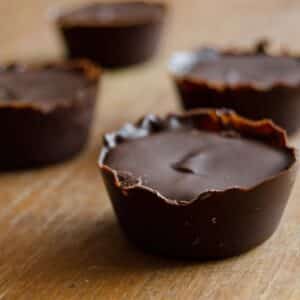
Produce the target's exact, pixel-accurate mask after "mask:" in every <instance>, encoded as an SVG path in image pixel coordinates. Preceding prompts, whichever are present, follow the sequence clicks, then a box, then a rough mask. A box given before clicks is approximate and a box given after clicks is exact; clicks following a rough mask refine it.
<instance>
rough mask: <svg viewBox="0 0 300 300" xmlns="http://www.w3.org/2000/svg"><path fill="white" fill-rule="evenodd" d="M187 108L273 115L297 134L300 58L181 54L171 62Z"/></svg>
mask: <svg viewBox="0 0 300 300" xmlns="http://www.w3.org/2000/svg"><path fill="white" fill-rule="evenodd" d="M169 70H170V73H171V76H172V79H173V81H174V82H175V85H176V87H177V90H178V93H179V96H180V98H181V103H182V106H183V108H184V109H186V110H189V109H194V108H228V109H233V110H235V111H236V112H237V113H239V114H241V115H242V116H245V117H247V118H250V119H254V120H259V119H262V118H268V119H271V120H273V121H274V122H275V123H276V124H278V125H279V126H281V127H283V128H284V129H285V130H287V132H288V134H291V133H294V132H295V131H296V130H297V129H299V127H300V118H299V116H300V59H299V57H296V56H292V55H289V54H287V53H282V54H281V55H271V54H268V53H267V51H266V47H265V46H264V45H263V44H258V45H257V47H256V48H255V49H254V50H248V51H242V50H237V49H236V50H217V49H212V48H202V49H200V50H198V51H191V52H181V53H180V52H179V53H177V54H175V55H174V56H173V57H172V59H171V61H170V65H169Z"/></svg>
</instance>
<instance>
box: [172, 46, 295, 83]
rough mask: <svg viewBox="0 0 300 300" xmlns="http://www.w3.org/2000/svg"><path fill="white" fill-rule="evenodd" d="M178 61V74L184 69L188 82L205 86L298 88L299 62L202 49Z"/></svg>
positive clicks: (266, 56)
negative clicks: (213, 84)
mask: <svg viewBox="0 0 300 300" xmlns="http://www.w3.org/2000/svg"><path fill="white" fill-rule="evenodd" d="M179 55H180V54H179ZM182 55H183V54H182ZM178 58H179V60H178V61H179V64H181V66H180V65H179V66H177V69H178V70H179V71H180V68H181V69H184V68H185V70H184V71H185V72H186V75H187V76H188V77H189V78H192V79H195V80H200V81H204V82H209V83H215V84H221V85H228V86H238V85H245V84H250V85H256V86H258V87H268V86H272V85H274V84H289V85H297V84H300V60H299V59H297V58H293V57H290V56H271V55H268V54H265V53H244V54H243V53H233V52H232V53H229V52H228V53H226V52H224V53H220V52H218V51H216V50H213V49H202V50H201V51H199V52H197V53H194V54H190V56H189V54H186V55H185V57H183V56H182V58H183V59H181V60H180V57H179V56H178ZM189 58H190V59H189ZM187 65H188V67H187ZM175 70H176V64H175Z"/></svg>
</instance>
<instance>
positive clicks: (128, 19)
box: [58, 1, 164, 26]
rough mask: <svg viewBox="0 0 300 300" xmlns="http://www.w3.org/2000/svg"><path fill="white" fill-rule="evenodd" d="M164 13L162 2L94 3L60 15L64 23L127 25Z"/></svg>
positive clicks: (155, 17) (157, 16)
mask: <svg viewBox="0 0 300 300" xmlns="http://www.w3.org/2000/svg"><path fill="white" fill-rule="evenodd" d="M163 13H164V6H163V5H162V4H154V3H152V4H151V3H145V2H138V1H137V2H135V1H132V2H123V3H122V2H115V3H108V2H107V3H94V4H89V5H86V6H83V7H79V8H77V9H74V10H70V11H69V12H65V13H63V14H62V15H60V16H59V18H58V21H60V22H62V23H64V24H76V25H77V24H81V25H93V24H96V25H109V26H114V25H126V24H136V23H137V24H139V23H144V22H149V21H153V20H157V19H159V18H160V17H161V16H162V15H163Z"/></svg>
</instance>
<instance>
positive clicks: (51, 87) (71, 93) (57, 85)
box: [0, 66, 90, 102]
mask: <svg viewBox="0 0 300 300" xmlns="http://www.w3.org/2000/svg"><path fill="white" fill-rule="evenodd" d="M89 85H90V81H89V80H88V78H86V77H85V76H84V74H83V73H82V72H80V71H77V70H67V69H64V68H52V67H50V68H47V67H46V68H23V67H22V66H15V67H11V68H3V69H0V101H8V100H18V101H22V100H23V101H24V100H25V101H46V102H47V101H51V100H65V99H76V98H79V97H80V95H81V93H84V91H85V89H86V88H88V87H89Z"/></svg>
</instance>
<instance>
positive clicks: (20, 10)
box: [0, 0, 300, 300]
mask: <svg viewBox="0 0 300 300" xmlns="http://www.w3.org/2000/svg"><path fill="white" fill-rule="evenodd" d="M75 2H78V1H71V0H70V1H68V0H65V1H59V0H26V1H25V0H1V1H0V60H1V61H11V60H15V59H18V60H45V59H56V58H59V57H61V55H62V53H63V46H62V43H61V41H60V39H59V37H58V35H57V32H56V31H55V27H54V26H53V24H52V22H51V19H50V18H49V17H48V16H47V15H48V14H49V13H48V12H49V10H51V9H53V8H54V7H56V6H57V5H62V4H71V3H75ZM79 2H80V1H79ZM81 2H85V1H81ZM169 3H170V14H169V19H168V24H167V26H166V31H165V34H164V39H163V42H162V47H161V51H160V53H159V55H158V56H157V57H156V59H155V60H153V61H152V62H150V63H147V64H144V65H141V66H137V67H133V68H130V69H124V70H122V71H115V72H107V73H106V74H105V76H104V78H103V81H102V84H101V91H100V93H99V102H98V103H99V105H98V109H97V113H96V119H95V122H94V126H93V133H92V136H91V139H90V143H89V146H88V147H87V148H86V149H85V151H84V152H83V153H81V155H79V156H78V157H77V158H75V159H73V160H71V161H68V162H66V163H63V164H59V165H55V166H51V167H49V168H43V169H40V170H34V171H26V172H18V173H4V174H0V299H105V300H109V299H113V300H115V299H116V300H119V299H120V300H122V299H124V300H128V299H155V300H156V299H162V300H165V299H172V300H173V299H178V300H181V299H224V300H225V299H228V300H231V299H242V300H250V299H251V300H257V299H270V300H271V299H279V300H292V299H293V300H299V299H300V202H299V201H300V200H299V197H300V182H299V180H300V179H299V180H298V182H297V183H296V187H295V189H294V191H293V194H292V196H291V198H290V200H289V204H288V207H287V209H286V211H285V214H284V217H283V219H282V222H281V225H280V227H279V229H278V230H277V232H276V234H275V235H273V237H272V238H271V239H270V240H269V241H267V242H266V243H264V244H263V245H262V246H260V247H258V248H256V249H255V250H253V251H250V252H248V253H247V254H245V255H242V256H240V257H237V258H233V259H228V260H225V261H220V262H209V263H200V262H184V261H176V260H166V259H162V258H159V257H155V256H150V255H146V254H144V253H143V252H140V251H138V250H137V249H135V248H134V247H133V246H131V245H130V244H129V243H128V242H127V240H126V239H125V238H124V237H123V235H122V233H121V232H120V230H119V227H118V224H117V223H116V219H115V217H114V215H113V212H112V208H111V205H110V203H109V199H108V197H107V194H106V192H105V189H104V185H103V182H102V179H101V177H100V175H99V172H98V169H97V164H96V161H97V156H98V153H99V149H100V146H101V135H102V133H103V132H105V131H111V130H113V129H116V128H118V127H119V126H120V125H121V124H123V123H124V122H126V121H133V120H136V119H137V118H139V117H140V116H141V115H143V114H145V113H148V112H154V113H160V114H165V113H166V112H169V111H172V110H179V106H178V104H177V99H176V95H175V92H174V90H173V86H172V83H171V81H170V79H169V76H168V74H167V72H166V65H167V61H168V57H169V55H170V54H171V53H172V52H173V51H175V50H183V49H189V48H192V47H195V46H199V45H203V44H215V45H232V44H235V45H243V46H249V45H251V43H253V42H254V41H255V40H256V39H257V38H259V37H269V38H271V39H273V41H274V44H273V45H274V51H276V49H277V50H278V49H279V47H280V46H282V45H283V46H288V47H289V48H290V49H291V50H293V51H295V52H300V39H299V22H300V21H299V20H300V2H299V0H260V1H258V0H224V1H222V0H172V1H169ZM299 117H300V116H299ZM291 142H292V143H293V144H294V145H296V146H297V145H299V144H300V135H299V136H298V138H297V136H294V137H293V138H292V139H291ZM0 147H1V143H0ZM20 155H21V153H20Z"/></svg>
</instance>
